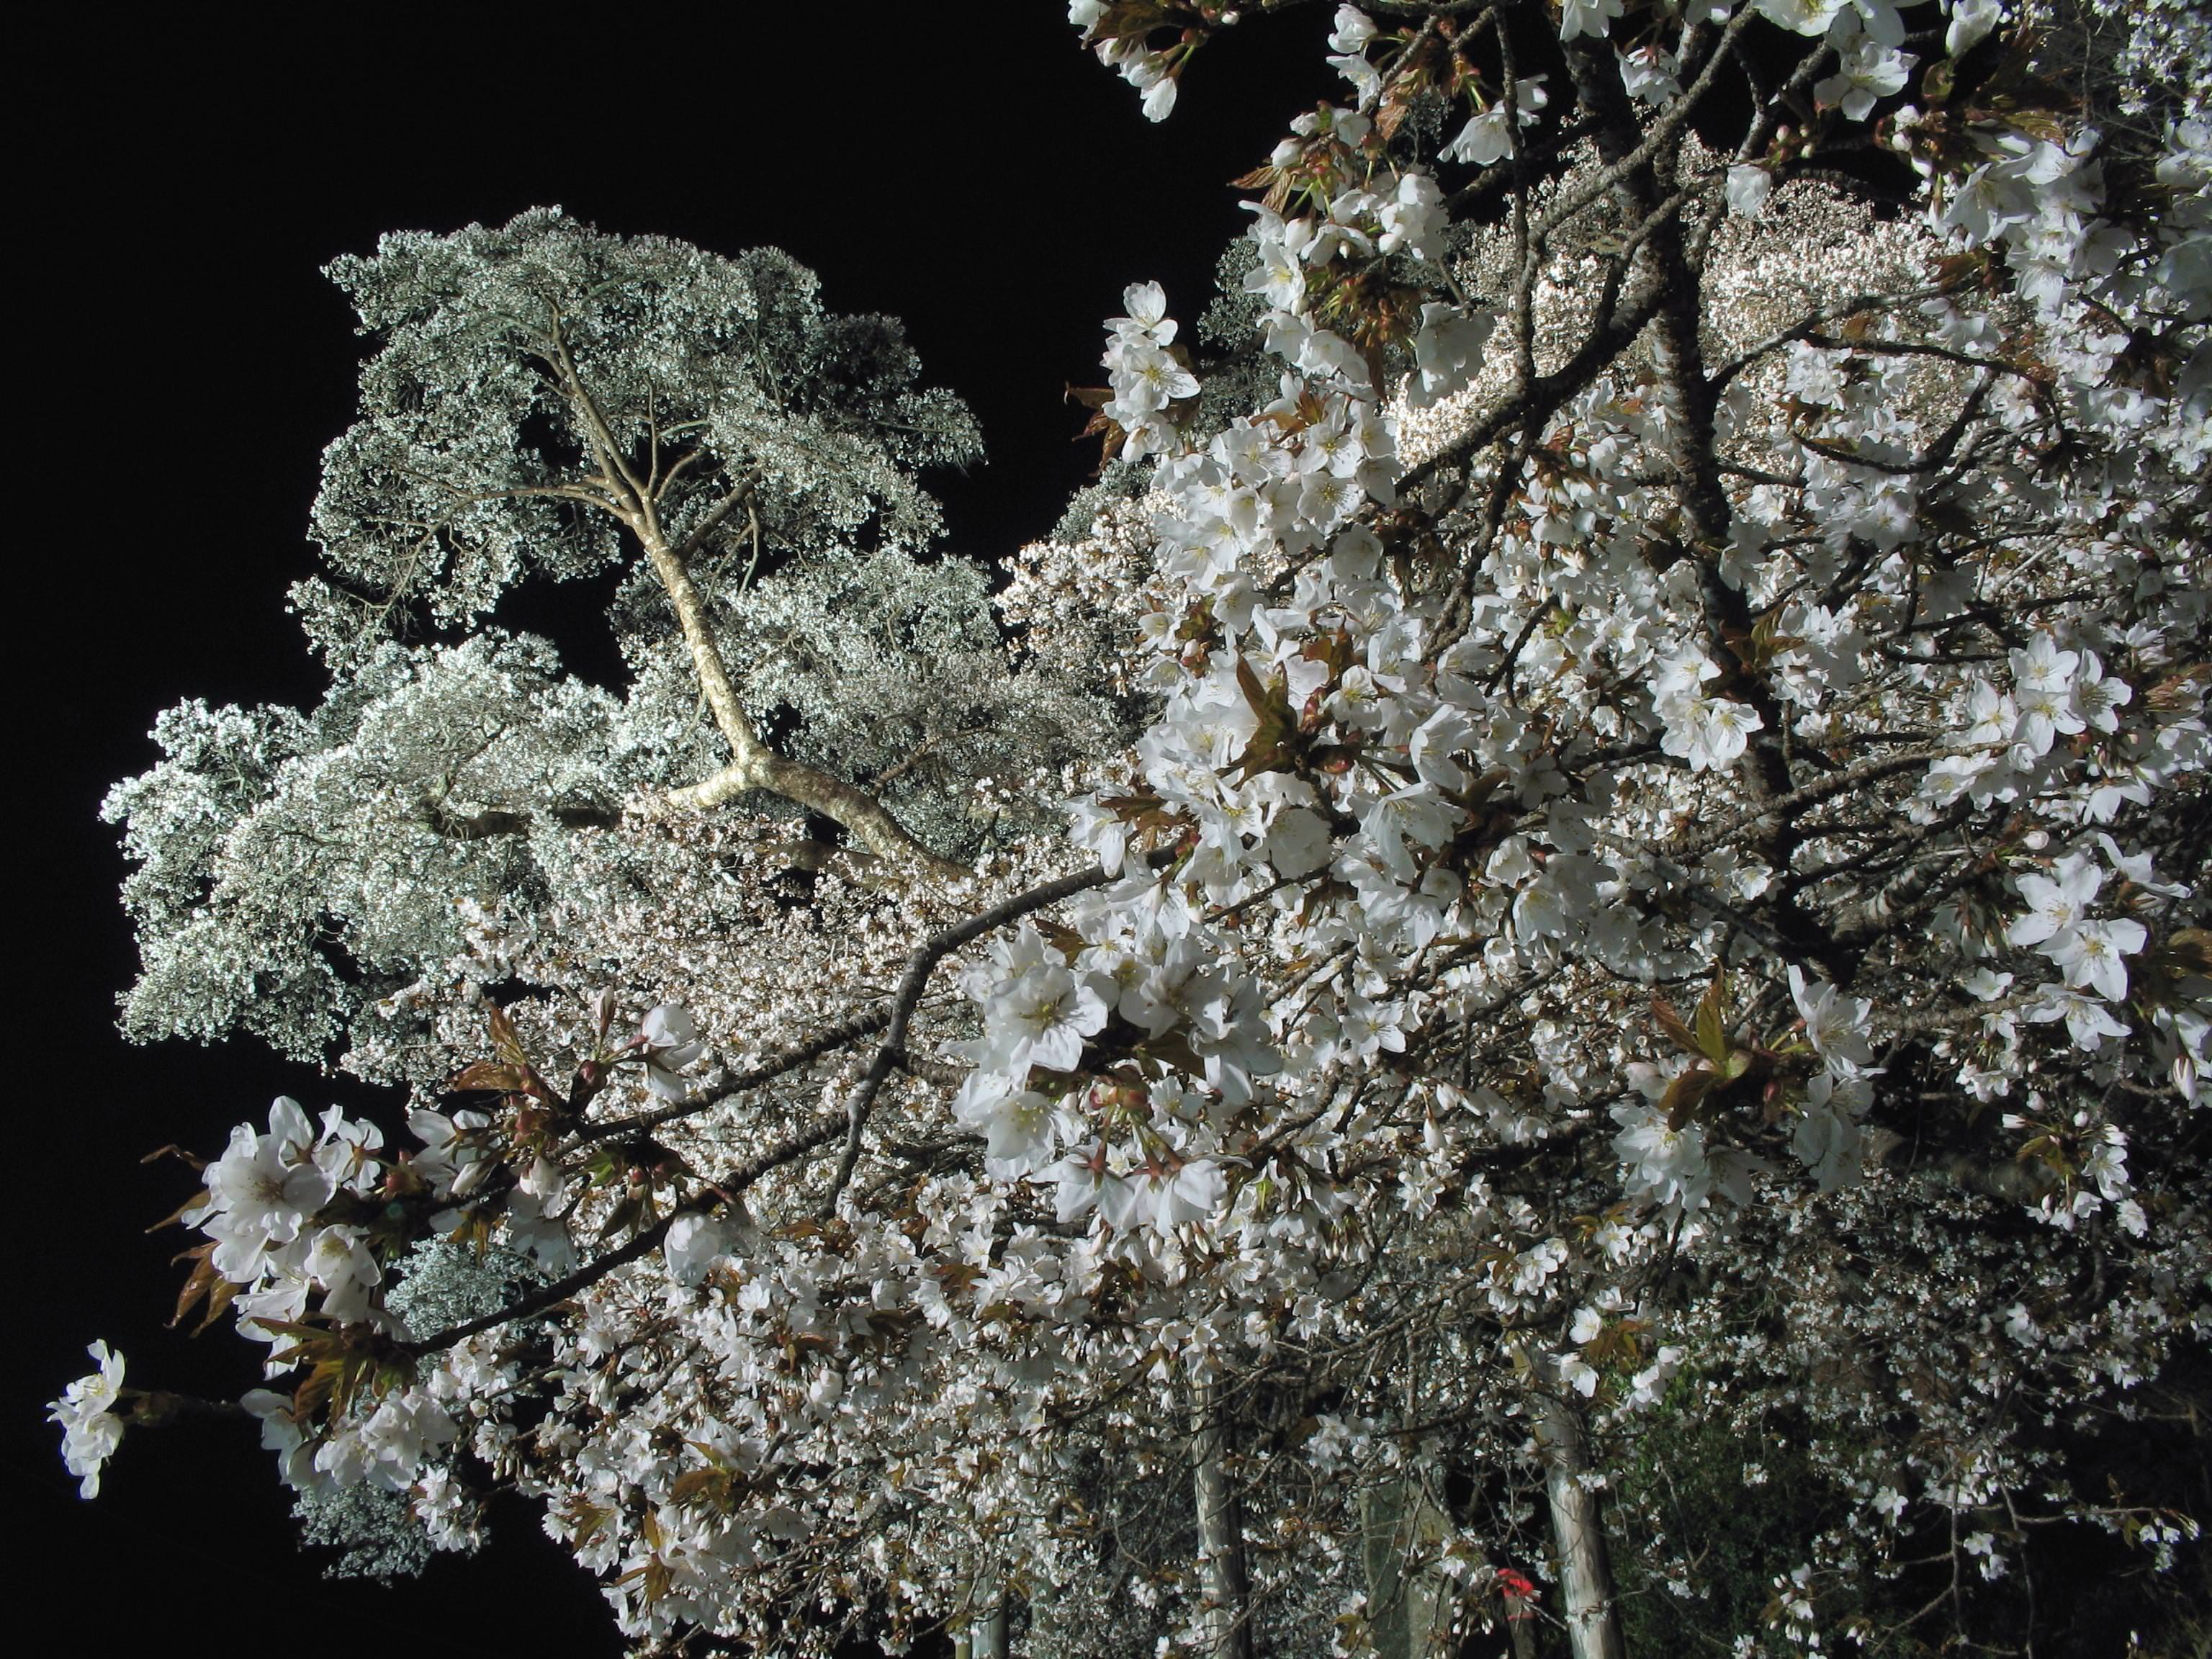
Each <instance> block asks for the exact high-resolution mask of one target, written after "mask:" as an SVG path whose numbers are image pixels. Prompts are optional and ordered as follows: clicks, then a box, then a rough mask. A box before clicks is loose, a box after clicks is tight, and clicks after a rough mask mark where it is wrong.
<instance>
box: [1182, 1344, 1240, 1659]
mask: <svg viewBox="0 0 2212 1659" xmlns="http://www.w3.org/2000/svg"><path fill="white" fill-rule="evenodd" d="M1197 1394H1198V1398H1197V1404H1196V1408H1195V1410H1194V1413H1193V1419H1192V1425H1191V1463H1192V1474H1193V1484H1194V1488H1195V1492H1196V1497H1197V1505H1198V1559H1199V1569H1200V1574H1201V1582H1202V1584H1203V1588H1204V1590H1205V1594H1206V1610H1205V1613H1204V1614H1203V1618H1202V1624H1203V1628H1204V1629H1205V1632H1206V1652H1207V1653H1208V1654H1209V1655H1211V1656H1212V1659H1252V1607H1251V1591H1250V1587H1249V1583H1248V1582H1247V1580H1246V1578H1245V1576H1244V1516H1243V1506H1242V1505H1241V1504H1239V1503H1238V1502H1237V1487H1236V1483H1235V1482H1234V1481H1232V1480H1231V1479H1230V1476H1229V1461H1228V1460H1229V1444H1228V1441H1229V1437H1228V1434H1227V1432H1226V1431H1225V1428H1224V1427H1223V1425H1222V1418H1221V1411H1220V1406H1219V1402H1218V1399H1217V1396H1216V1391H1215V1389H1214V1385H1213V1384H1212V1383H1200V1385H1199V1388H1198V1391H1197Z"/></svg>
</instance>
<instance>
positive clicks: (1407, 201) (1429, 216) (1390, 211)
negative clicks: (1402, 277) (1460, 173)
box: [1375, 169, 1446, 259]
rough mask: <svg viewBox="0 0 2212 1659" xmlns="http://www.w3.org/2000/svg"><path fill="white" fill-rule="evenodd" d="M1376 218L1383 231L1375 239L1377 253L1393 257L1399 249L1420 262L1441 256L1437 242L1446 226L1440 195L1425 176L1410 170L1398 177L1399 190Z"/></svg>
mask: <svg viewBox="0 0 2212 1659" xmlns="http://www.w3.org/2000/svg"><path fill="white" fill-rule="evenodd" d="M1376 218H1377V219H1378V220H1379V221H1380V222H1381V224H1382V227H1383V234H1381V235H1379V236H1377V237H1376V239H1375V246H1376V249H1377V250H1379V251H1380V252H1384V253H1395V252H1398V251H1399V250H1400V249H1401V248H1402V249H1404V250H1405V251H1406V252H1408V253H1411V254H1413V256H1414V257H1415V258H1421V259H1429V258H1435V257H1437V253H1438V252H1440V249H1439V247H1438V246H1437V237H1438V236H1439V235H1441V234H1443V228H1444V225H1445V222H1446V218H1445V214H1444V198H1443V191H1442V190H1440V189H1438V188H1437V181H1436V180H1435V179H1431V177H1429V175H1428V174H1427V173H1420V172H1416V171H1413V170H1410V169H1409V170H1408V171H1407V172H1405V173H1400V174H1399V175H1398V188H1397V189H1396V190H1395V191H1393V192H1392V194H1391V196H1390V197H1389V200H1387V201H1385V202H1384V203H1383V205H1382V207H1381V209H1380V210H1378V212H1377V213H1376Z"/></svg>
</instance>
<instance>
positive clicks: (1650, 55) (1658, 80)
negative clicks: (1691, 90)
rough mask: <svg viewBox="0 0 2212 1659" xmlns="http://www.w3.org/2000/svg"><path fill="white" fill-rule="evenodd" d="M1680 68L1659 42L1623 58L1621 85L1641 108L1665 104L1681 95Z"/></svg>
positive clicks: (1624, 53) (1649, 44) (1672, 55)
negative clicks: (1642, 105) (1644, 105)
mask: <svg viewBox="0 0 2212 1659" xmlns="http://www.w3.org/2000/svg"><path fill="white" fill-rule="evenodd" d="M1680 68H1681V66H1680V64H1679V63H1677V62H1676V60H1675V58H1674V53H1673V52H1668V50H1666V48H1665V47H1663V46H1660V45H1659V44H1658V43H1657V42H1656V41H1651V42H1648V43H1646V44H1645V45H1644V46H1638V47H1636V48H1634V49H1633V50H1632V51H1629V52H1622V53H1621V54H1620V84H1621V86H1622V88H1623V89H1624V90H1626V92H1627V94H1628V95H1629V96H1630V97H1631V98H1633V99H1634V100H1636V101H1637V102H1638V103H1639V104H1663V103H1666V102H1668V101H1669V100H1672V99H1676V98H1680V96H1681V95H1682V80H1681V76H1680Z"/></svg>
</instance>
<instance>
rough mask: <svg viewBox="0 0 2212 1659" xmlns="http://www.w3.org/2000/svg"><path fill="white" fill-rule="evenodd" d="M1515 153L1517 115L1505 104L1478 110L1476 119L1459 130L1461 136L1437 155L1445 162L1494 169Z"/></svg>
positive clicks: (1475, 115)
mask: <svg viewBox="0 0 2212 1659" xmlns="http://www.w3.org/2000/svg"><path fill="white" fill-rule="evenodd" d="M1512 153H1513V112H1511V111H1510V110H1509V109H1508V108H1506V106H1504V104H1503V103H1502V102H1501V103H1497V104H1492V105H1491V106H1489V107H1488V108H1486V109H1482V110H1478V111H1477V112H1475V114H1474V118H1473V119H1471V120H1470V121H1468V124H1467V125H1465V126H1463V127H1462V128H1461V129H1460V130H1459V136H1458V137H1455V138H1454V139H1453V140H1452V141H1451V143H1449V144H1446V145H1445V146H1444V147H1443V149H1441V150H1438V151H1437V155H1438V156H1439V157H1440V158H1441V159H1443V160H1444V161H1463V162H1471V163H1472V164H1474V166H1476V167H1491V166H1493V165H1495V164H1496V163H1498V162H1499V161H1504V159H1505V158H1506V157H1507V156H1508V155H1511V154H1512Z"/></svg>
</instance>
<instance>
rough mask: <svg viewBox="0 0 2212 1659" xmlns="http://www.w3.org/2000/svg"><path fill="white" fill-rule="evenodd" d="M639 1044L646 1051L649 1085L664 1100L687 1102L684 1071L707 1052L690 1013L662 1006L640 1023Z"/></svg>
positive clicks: (672, 1005) (678, 1006)
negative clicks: (685, 1100) (685, 1098)
mask: <svg viewBox="0 0 2212 1659" xmlns="http://www.w3.org/2000/svg"><path fill="white" fill-rule="evenodd" d="M637 1041H638V1043H639V1045H640V1046H641V1048H643V1049H644V1051H645V1081H646V1086H647V1088H649V1089H651V1090H652V1091H653V1093H654V1094H656V1095H659V1097H661V1098H662V1099H663V1100H681V1099H683V1098H684V1094H685V1092H686V1091H688V1090H689V1089H690V1084H689V1083H688V1082H687V1081H686V1080H685V1079H684V1076H683V1075H682V1073H683V1071H684V1067H685V1066H689V1065H690V1064H691V1063H692V1062H693V1061H694V1060H697V1059H698V1058H699V1056H700V1055H702V1054H704V1053H706V1052H707V1045H706V1043H705V1042H703V1041H702V1039H701V1037H700V1036H699V1028H698V1026H697V1025H696V1024H695V1023H694V1022H693V1020H692V1018H691V1012H690V1009H688V1008H685V1007H684V1006H682V1005H681V1004H680V1003H674V1002H664V1003H662V1004H661V1005H660V1006H659V1007H658V1008H655V1009H654V1010H653V1012H651V1013H649V1014H647V1016H646V1017H645V1018H644V1020H643V1021H642V1022H641V1023H640V1024H639V1026H638V1035H637Z"/></svg>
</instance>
